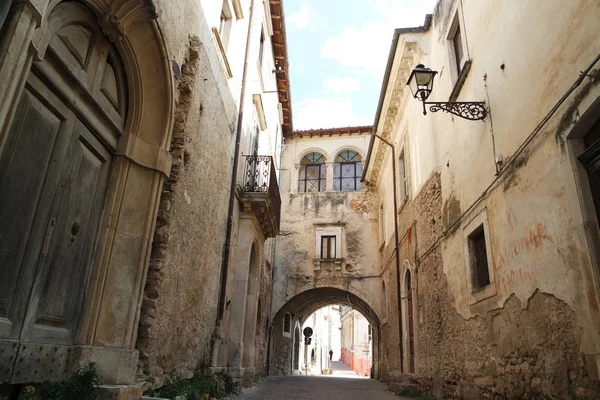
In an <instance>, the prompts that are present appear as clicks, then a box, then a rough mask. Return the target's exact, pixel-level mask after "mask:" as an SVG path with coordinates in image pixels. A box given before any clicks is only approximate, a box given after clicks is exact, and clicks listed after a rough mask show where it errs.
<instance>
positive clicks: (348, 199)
mask: <svg viewBox="0 0 600 400" xmlns="http://www.w3.org/2000/svg"><path fill="white" fill-rule="evenodd" d="M368 141H369V135H368V132H367V133H363V134H354V135H352V136H348V135H342V136H339V135H333V136H329V135H328V134H324V135H322V137H319V135H315V136H314V137H312V138H310V137H302V138H294V139H286V140H285V148H284V150H283V153H282V164H281V165H282V170H281V175H280V176H281V197H282V221H281V232H280V235H279V236H277V238H276V254H275V261H274V262H275V263H274V266H275V273H274V277H275V278H274V290H273V309H272V315H273V318H274V329H273V335H274V346H273V357H274V358H275V360H274V361H273V363H274V367H273V371H274V373H291V372H292V371H291V370H290V365H291V364H292V363H291V361H290V360H289V359H288V358H289V357H290V354H291V352H289V349H290V348H292V347H293V343H292V342H293V340H294V338H293V335H291V336H289V337H287V336H284V335H282V334H281V319H282V318H283V314H285V312H292V313H293V314H294V316H293V318H294V320H300V322H301V323H302V322H303V320H302V319H303V318H307V317H308V316H309V314H311V313H312V312H314V311H316V310H317V309H318V308H320V307H323V306H327V305H330V304H337V303H343V304H346V305H352V300H351V297H349V296H346V295H343V296H342V297H341V298H340V299H339V301H336V302H335V303H331V302H332V301H334V300H331V299H328V298H327V297H326V296H323V298H322V299H321V300H319V301H321V303H318V304H317V302H315V305H314V307H312V306H311V307H312V308H314V309H312V308H311V309H310V310H304V309H302V311H299V309H291V310H288V309H287V308H286V306H287V304H288V303H289V302H290V300H292V299H294V298H297V297H298V296H302V293H310V292H311V291H312V290H315V289H330V288H332V289H338V290H340V293H346V292H347V293H349V294H351V295H354V296H358V297H359V298H360V299H362V300H363V301H364V302H365V303H366V304H367V305H368V306H367V307H368V308H369V309H370V311H371V315H377V316H379V315H380V312H381V306H382V303H381V298H380V293H379V292H380V290H381V279H380V277H379V271H380V265H379V259H378V256H377V206H376V204H375V203H374V202H373V199H374V197H373V193H372V192H371V190H370V189H369V188H367V187H363V188H362V189H360V190H358V191H333V190H332V187H333V185H332V179H333V168H334V163H333V161H334V159H335V156H336V155H337V154H338V153H339V152H340V151H342V150H352V151H356V152H358V153H359V154H360V155H361V157H362V159H363V162H364V156H365V154H366V150H367V146H368ZM310 152H320V153H321V154H323V155H324V156H325V159H326V161H325V163H326V169H327V178H326V180H327V189H326V190H325V191H323V192H320V193H298V168H299V163H300V161H301V159H302V157H304V155H306V154H308V153H310ZM320 228H334V229H339V230H340V232H341V233H340V236H339V237H338V238H339V239H340V240H341V246H340V250H341V254H338V255H337V258H338V260H336V261H333V260H324V259H321V257H320V256H319V252H320V250H319V247H320V244H319V243H318V240H317V230H318V229H320ZM341 291H343V292H341ZM315 293H317V292H315ZM318 293H322V292H318ZM349 302H350V304H348V303H349ZM375 318H377V317H375ZM374 325H375V326H377V325H378V324H377V323H375V324H374ZM278 357H279V358H280V359H278Z"/></svg>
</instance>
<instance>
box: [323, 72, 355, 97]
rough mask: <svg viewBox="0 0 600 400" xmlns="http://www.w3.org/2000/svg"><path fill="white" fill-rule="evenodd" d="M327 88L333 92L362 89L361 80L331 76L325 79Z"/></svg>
mask: <svg viewBox="0 0 600 400" xmlns="http://www.w3.org/2000/svg"><path fill="white" fill-rule="evenodd" d="M325 89H327V90H328V91H330V92H331V93H333V94H339V93H342V92H356V91H358V90H359V89H360V82H359V81H358V79H356V78H351V77H343V78H340V77H339V76H329V77H327V78H326V79H325Z"/></svg>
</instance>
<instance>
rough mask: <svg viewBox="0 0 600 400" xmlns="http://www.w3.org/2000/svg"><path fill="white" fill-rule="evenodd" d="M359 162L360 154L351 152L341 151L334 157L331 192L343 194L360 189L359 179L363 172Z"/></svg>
mask: <svg viewBox="0 0 600 400" xmlns="http://www.w3.org/2000/svg"><path fill="white" fill-rule="evenodd" d="M361 160H362V157H361V156H360V154H358V153H357V152H355V151H352V150H342V151H341V152H340V153H339V154H338V155H337V157H335V166H334V169H333V190H337V191H344V192H345V191H353V190H360V189H361V187H362V185H361V183H360V177H361V175H362V170H363V166H362V162H361Z"/></svg>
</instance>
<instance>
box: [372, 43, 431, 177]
mask: <svg viewBox="0 0 600 400" xmlns="http://www.w3.org/2000/svg"><path fill="white" fill-rule="evenodd" d="M420 54H421V51H420V50H419V46H418V43H417V42H415V41H401V42H400V43H399V44H398V47H397V49H396V54H395V58H394V64H393V68H392V71H391V75H390V79H389V80H388V82H387V87H386V90H385V98H384V102H383V107H382V110H381V116H380V118H379V121H378V125H377V127H375V129H376V132H377V134H378V135H380V136H381V137H383V138H384V139H386V140H388V141H390V142H393V141H394V136H395V130H396V128H397V126H398V122H399V120H400V116H401V115H402V110H403V109H404V103H405V101H406V98H407V94H409V93H410V89H409V88H408V86H406V81H407V80H408V77H409V75H410V73H411V71H412V69H413V68H414V66H415V65H416V63H417V61H418V59H419V58H420ZM388 150H389V147H388V146H385V145H383V146H382V145H381V143H380V141H378V140H376V141H375V144H374V146H373V149H372V159H371V169H370V171H369V174H368V178H367V180H368V181H369V182H371V183H372V184H376V183H377V180H378V178H379V174H380V172H381V168H382V167H383V162H384V159H385V156H386V154H387V152H388Z"/></svg>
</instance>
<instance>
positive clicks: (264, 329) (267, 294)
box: [254, 239, 274, 377]
mask: <svg viewBox="0 0 600 400" xmlns="http://www.w3.org/2000/svg"><path fill="white" fill-rule="evenodd" d="M273 245H274V239H269V240H267V241H266V243H265V252H264V253H265V256H264V259H263V265H262V267H261V275H260V278H259V279H260V283H259V288H258V290H259V304H258V308H257V314H258V315H257V320H256V359H255V361H256V362H255V366H254V368H255V371H256V372H255V376H257V377H260V376H264V375H266V374H267V361H268V360H267V351H268V345H269V340H270V339H269V335H270V329H269V328H270V325H271V320H270V314H269V313H270V310H271V301H272V300H271V282H272V273H273V251H274V249H273Z"/></svg>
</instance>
